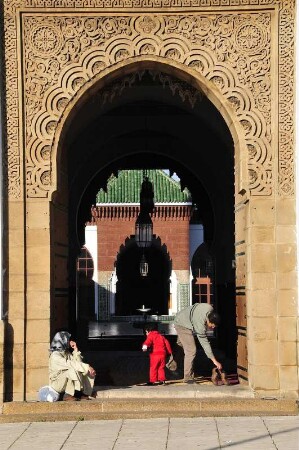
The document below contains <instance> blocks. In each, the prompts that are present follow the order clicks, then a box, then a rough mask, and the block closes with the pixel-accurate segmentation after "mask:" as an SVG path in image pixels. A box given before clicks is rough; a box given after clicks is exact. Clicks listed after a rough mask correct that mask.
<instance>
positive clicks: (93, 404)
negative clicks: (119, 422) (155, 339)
mask: <svg viewBox="0 0 299 450" xmlns="http://www.w3.org/2000/svg"><path fill="white" fill-rule="evenodd" d="M275 415H279V416H282V415H292V416H293V415H298V404H297V402H296V400H294V399H279V400H277V399H271V400H269V399H257V398H256V399H235V398H226V399H223V398H222V399H219V398H218V399H214V398H213V399H192V398H189V399H186V398H185V399H182V398H163V399H157V398H152V399H95V400H89V401H86V400H85V401H83V400H82V401H80V402H54V403H46V402H45V403H44V402H7V403H3V405H2V413H1V414H0V422H2V423H3V422H39V421H60V420H63V421H65V420H75V421H80V420H96V419H98V420H100V419H101V420H103V419H116V418H118V419H120V418H150V417H152V418H154V417H206V416H210V417H211V416H212V417H213V416H214V417H221V416H229V417H232V416H275Z"/></svg>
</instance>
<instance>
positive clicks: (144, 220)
mask: <svg viewBox="0 0 299 450" xmlns="http://www.w3.org/2000/svg"><path fill="white" fill-rule="evenodd" d="M152 239H153V222H152V219H151V217H150V215H149V214H147V213H145V212H144V211H142V210H141V211H140V213H139V214H138V217H137V220H136V223H135V241H136V244H137V245H138V247H141V248H146V247H150V245H151V243H152Z"/></svg>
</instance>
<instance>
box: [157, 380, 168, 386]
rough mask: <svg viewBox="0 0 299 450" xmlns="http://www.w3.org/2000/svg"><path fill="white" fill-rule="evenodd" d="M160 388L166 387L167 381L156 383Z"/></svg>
mask: <svg viewBox="0 0 299 450" xmlns="http://www.w3.org/2000/svg"><path fill="white" fill-rule="evenodd" d="M156 384H157V385H158V386H166V382H165V381H158V383H156Z"/></svg>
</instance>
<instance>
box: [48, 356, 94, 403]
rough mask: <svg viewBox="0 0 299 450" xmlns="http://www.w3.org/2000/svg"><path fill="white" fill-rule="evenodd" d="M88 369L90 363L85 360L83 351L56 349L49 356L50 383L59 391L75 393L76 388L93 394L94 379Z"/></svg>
mask: <svg viewBox="0 0 299 450" xmlns="http://www.w3.org/2000/svg"><path fill="white" fill-rule="evenodd" d="M88 370H89V364H86V363H84V362H83V358H82V355H81V352H79V351H76V350H74V351H73V353H71V352H69V351H62V352H59V351H54V352H52V353H51V354H50V357H49V384H50V386H51V387H52V388H53V389H55V391H56V392H59V393H61V392H65V393H66V394H69V395H74V393H75V390H76V391H83V393H84V394H86V395H91V393H92V389H93V385H94V379H93V378H92V377H90V376H89V372H88Z"/></svg>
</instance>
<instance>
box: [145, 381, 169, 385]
mask: <svg viewBox="0 0 299 450" xmlns="http://www.w3.org/2000/svg"><path fill="white" fill-rule="evenodd" d="M145 385H146V386H165V385H166V382H165V381H155V382H152V381H148V382H147V383H146V384H145Z"/></svg>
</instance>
